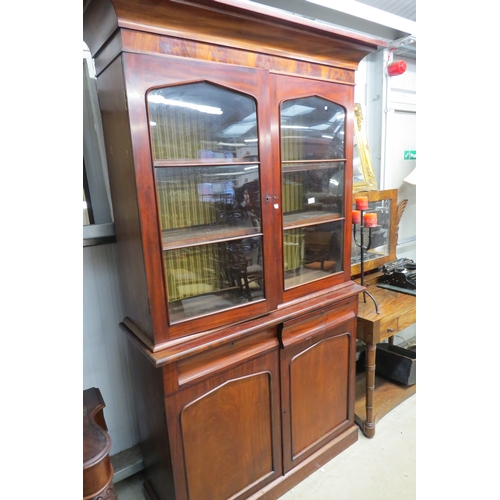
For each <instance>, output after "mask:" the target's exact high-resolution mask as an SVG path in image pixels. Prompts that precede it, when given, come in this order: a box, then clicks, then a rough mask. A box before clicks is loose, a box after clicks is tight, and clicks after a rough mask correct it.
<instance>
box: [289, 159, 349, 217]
mask: <svg viewBox="0 0 500 500" xmlns="http://www.w3.org/2000/svg"><path fill="white" fill-rule="evenodd" d="M282 172H283V173H282V182H283V190H282V197H283V214H284V222H285V227H286V225H287V223H294V222H298V221H306V220H308V219H312V218H314V219H317V218H318V217H321V216H328V219H332V218H339V217H343V212H344V162H340V163H318V164H303V163H297V164H286V165H283V169H282Z"/></svg>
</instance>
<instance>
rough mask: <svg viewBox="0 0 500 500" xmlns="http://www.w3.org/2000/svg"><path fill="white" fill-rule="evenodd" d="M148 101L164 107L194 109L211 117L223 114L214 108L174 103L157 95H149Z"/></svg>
mask: <svg viewBox="0 0 500 500" xmlns="http://www.w3.org/2000/svg"><path fill="white" fill-rule="evenodd" d="M148 101H149V102H152V103H155V104H164V105H165V106H178V107H181V108H188V109H194V110H196V111H201V112H202V113H208V114H211V115H222V113H223V111H222V109H220V108H215V107H214V106H205V105H204V104H194V103H192V102H183V101H174V100H173V99H165V98H164V97H163V96H162V95H158V94H149V95H148Z"/></svg>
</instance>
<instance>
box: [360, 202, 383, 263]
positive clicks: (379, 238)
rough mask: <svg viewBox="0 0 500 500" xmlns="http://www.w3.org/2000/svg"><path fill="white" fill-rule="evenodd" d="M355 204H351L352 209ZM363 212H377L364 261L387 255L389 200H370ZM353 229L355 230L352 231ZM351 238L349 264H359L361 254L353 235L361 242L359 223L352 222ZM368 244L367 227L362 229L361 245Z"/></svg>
mask: <svg viewBox="0 0 500 500" xmlns="http://www.w3.org/2000/svg"><path fill="white" fill-rule="evenodd" d="M355 208H356V206H355V205H353V209H355ZM365 212H376V213H377V224H378V225H377V227H374V228H373V229H372V231H371V243H370V248H369V250H368V251H366V252H365V255H364V261H365V262H367V261H369V260H371V259H376V258H378V257H384V256H386V255H389V243H390V230H391V217H390V213H391V200H379V201H370V202H369V203H368V210H366V211H365ZM354 230H355V231H356V232H354ZM353 232H354V233H353V239H352V246H351V265H354V264H359V263H360V262H361V254H360V251H359V246H358V245H356V243H355V241H354V237H355V238H356V241H358V243H361V234H360V227H359V224H357V225H356V226H355V225H354V224H353ZM368 244H369V229H366V228H365V229H364V231H363V245H365V246H367V245H368Z"/></svg>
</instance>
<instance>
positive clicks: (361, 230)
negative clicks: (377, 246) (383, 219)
mask: <svg viewBox="0 0 500 500" xmlns="http://www.w3.org/2000/svg"><path fill="white" fill-rule="evenodd" d="M360 212H361V217H360V221H359V234H360V235H361V242H359V241H358V240H357V239H356V226H357V224H356V223H353V225H352V228H353V229H352V232H353V239H354V243H355V244H356V246H357V247H359V249H360V260H361V262H360V264H361V286H364V285H365V266H364V262H365V258H364V254H365V252H367V251H368V250H370V247H371V243H372V229H373V227H377V226H369V227H368V228H366V227H365V225H364V212H365V211H364V210H362V209H361V210H360ZM365 229H368V244H367V245H364V244H363V241H364V235H365ZM367 295H368V297H370V299H372V301H373V303H374V305H375V312H376V313H377V314H380V312H379V310H378V304H377V301H376V300H375V298H374V297H373V296H372V295H371V293H369V292H367V291H366V290H365V291H363V301H364V302H365V303H366V296H367Z"/></svg>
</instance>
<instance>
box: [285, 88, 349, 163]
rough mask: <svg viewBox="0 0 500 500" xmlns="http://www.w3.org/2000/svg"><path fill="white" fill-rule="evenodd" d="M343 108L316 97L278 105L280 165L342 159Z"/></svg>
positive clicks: (343, 154) (343, 156) (343, 155)
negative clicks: (298, 161) (287, 162)
mask: <svg viewBox="0 0 500 500" xmlns="http://www.w3.org/2000/svg"><path fill="white" fill-rule="evenodd" d="M344 129H345V113H344V108H342V107H341V106H339V105H338V104H334V103H332V102H330V101H327V100H326V99H322V98H320V97H305V98H302V99H294V100H291V101H286V102H284V103H283V104H282V105H281V158H282V161H296V160H327V159H339V158H345V153H344V131H345V130H344Z"/></svg>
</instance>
